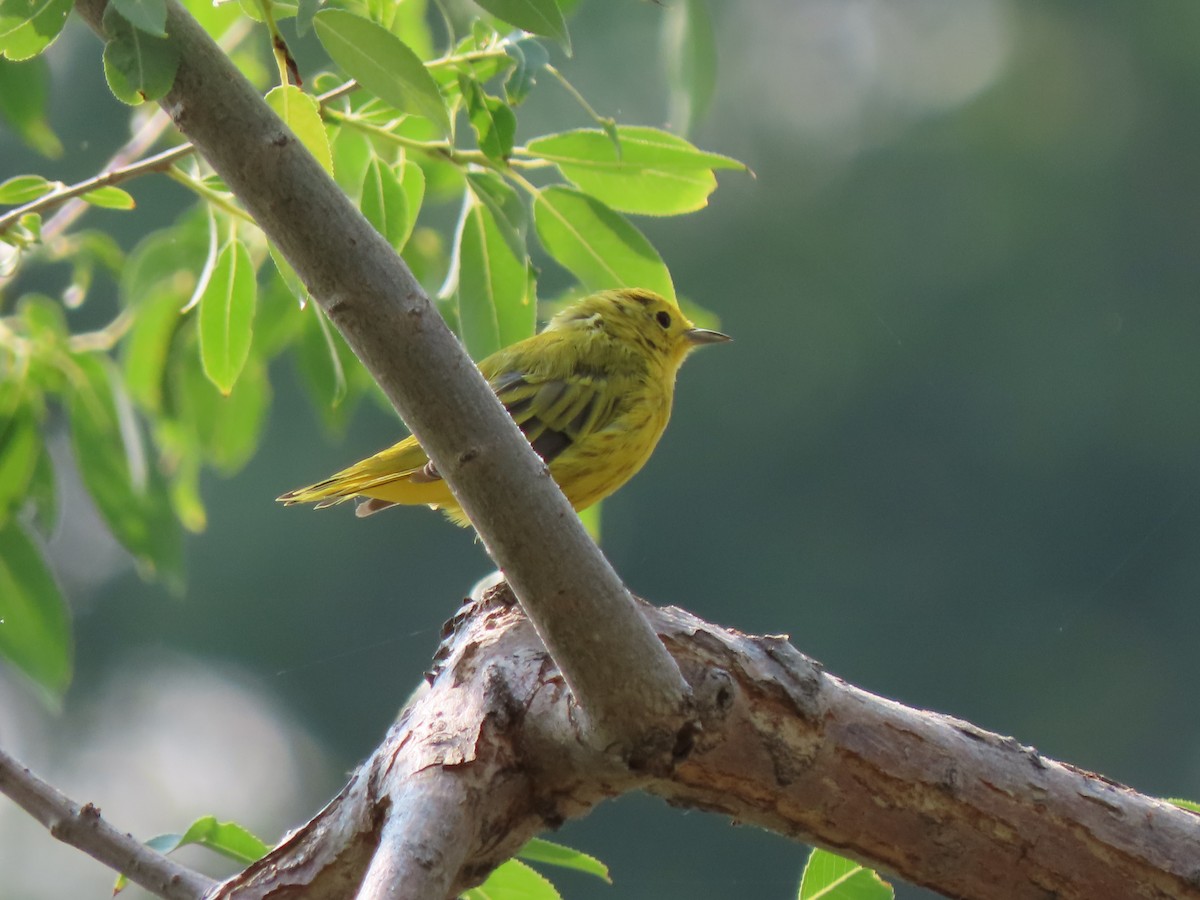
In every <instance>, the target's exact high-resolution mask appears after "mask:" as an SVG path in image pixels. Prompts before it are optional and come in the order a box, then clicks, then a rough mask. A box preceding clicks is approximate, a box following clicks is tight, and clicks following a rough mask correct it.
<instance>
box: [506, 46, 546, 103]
mask: <svg viewBox="0 0 1200 900" xmlns="http://www.w3.org/2000/svg"><path fill="white" fill-rule="evenodd" d="M504 52H505V53H507V54H508V55H509V56H510V57H511V58H512V59H513V60H514V61H515V62H516V65H515V66H513V69H512V71H511V72H509V73H508V77H507V78H505V79H504V96H505V97H506V98H508V102H509V103H511V104H512V105H513V106H519V105H520V104H521V103H523V102H524V101H525V98H526V97H528V96H529V93H530V91H532V90H533V86H534V85H535V84H537V78H538V76H539V75H541V74H542V72H543V71H545V69H546V66H547V65H549V64H550V54H549V53H547V52H546V48H545V47H543V46H542V45H541V42H539V41H537V40H536V39H534V38H522V39H521V40H519V41H512V42H510V43H506V44H505V45H504Z"/></svg>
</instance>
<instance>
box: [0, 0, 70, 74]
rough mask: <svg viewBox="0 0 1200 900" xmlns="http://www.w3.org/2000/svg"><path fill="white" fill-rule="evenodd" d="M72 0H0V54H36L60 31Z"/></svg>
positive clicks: (15, 57)
mask: <svg viewBox="0 0 1200 900" xmlns="http://www.w3.org/2000/svg"><path fill="white" fill-rule="evenodd" d="M70 11H71V0H0V55H3V56H6V57H8V58H9V59H11V60H15V61H21V60H26V59H31V58H32V57H34V56H37V55H38V54H39V53H41V52H42V51H43V50H45V49H46V48H47V47H49V46H50V44H52V43H53V42H54V39H55V38H57V37H58V35H59V34H60V33H61V32H62V29H63V25H65V24H66V21H67V13H69V12H70Z"/></svg>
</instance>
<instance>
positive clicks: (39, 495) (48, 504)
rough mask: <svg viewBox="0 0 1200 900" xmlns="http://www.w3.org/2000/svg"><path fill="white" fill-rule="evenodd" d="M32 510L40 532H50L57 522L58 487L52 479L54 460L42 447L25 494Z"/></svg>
mask: <svg viewBox="0 0 1200 900" xmlns="http://www.w3.org/2000/svg"><path fill="white" fill-rule="evenodd" d="M25 496H26V498H27V499H28V501H29V503H30V504H31V505H32V506H33V510H34V524H35V525H36V526H37V528H38V530H39V531H41V532H42V534H50V533H52V532H53V531H54V527H55V526H56V525H57V524H58V513H59V506H58V488H57V485H56V484H55V479H54V461H53V460H52V459H51V458H50V454H49V453H48V452H47V451H46V449H45V448H44V447H43V448H42V452H41V453H39V454H38V459H37V465H36V466H35V467H34V470H33V478H32V479H30V482H29V489H28V490H27V491H26V494H25Z"/></svg>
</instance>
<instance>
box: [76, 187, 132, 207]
mask: <svg viewBox="0 0 1200 900" xmlns="http://www.w3.org/2000/svg"><path fill="white" fill-rule="evenodd" d="M83 199H84V200H86V201H87V202H88V203H90V204H92V206H100V207H103V208H104V209H123V210H126V209H133V208H134V206H136V205H137V204H136V203H134V202H133V197H131V196H130V195H129V194H128V193H127V192H126V191H123V190H121V189H120V188H119V187H113V186H112V185H109V186H107V187H101V188H96V189H95V190H94V191H88V192H87V193H86V194H84V195H83Z"/></svg>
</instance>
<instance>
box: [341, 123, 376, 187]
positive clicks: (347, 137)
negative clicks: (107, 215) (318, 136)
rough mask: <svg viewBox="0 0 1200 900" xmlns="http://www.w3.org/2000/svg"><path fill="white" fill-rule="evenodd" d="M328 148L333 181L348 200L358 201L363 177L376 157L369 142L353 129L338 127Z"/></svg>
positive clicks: (364, 136)
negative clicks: (331, 163)
mask: <svg viewBox="0 0 1200 900" xmlns="http://www.w3.org/2000/svg"><path fill="white" fill-rule="evenodd" d="M330 146H331V149H332V151H333V177H334V180H335V181H337V183H338V187H340V188H341V189H342V190H343V191H345V192H346V195H347V196H348V197H350V199H352V200H358V199H359V193H358V191H359V189H360V188H361V187H362V181H363V176H364V175H366V172H367V166H368V165H369V164H370V162H371V160H372V159H374V158H375V155H376V154H375V151H374V149H373V148H372V147H371V141H370V140H369V139H368V138H367V136H366V135H364V134H363V133H362V132H361V131H358V130H357V129H355V128H346V127H340V128H338V129H337V130H336V131H335V132H334V135H333V141H332V142H331V145H330Z"/></svg>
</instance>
